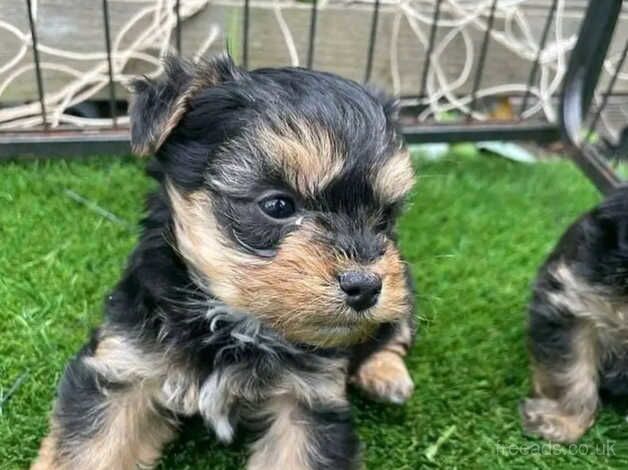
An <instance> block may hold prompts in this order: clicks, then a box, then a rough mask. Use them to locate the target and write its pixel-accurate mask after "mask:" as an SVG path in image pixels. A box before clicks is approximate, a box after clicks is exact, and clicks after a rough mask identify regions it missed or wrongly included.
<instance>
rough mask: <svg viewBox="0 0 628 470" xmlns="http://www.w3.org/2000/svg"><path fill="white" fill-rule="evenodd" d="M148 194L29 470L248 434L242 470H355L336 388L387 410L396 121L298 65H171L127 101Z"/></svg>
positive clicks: (397, 259) (392, 396) (400, 187)
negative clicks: (199, 435) (138, 230)
mask: <svg viewBox="0 0 628 470" xmlns="http://www.w3.org/2000/svg"><path fill="white" fill-rule="evenodd" d="M134 89H135V97H134V101H133V105H132V112H131V120H132V144H133V147H134V149H135V150H136V151H137V152H138V153H141V154H149V153H154V154H155V158H154V159H153V163H152V165H151V174H152V175H153V176H155V177H156V178H157V180H158V181H159V189H158V191H157V192H156V193H155V194H153V195H152V197H151V198H150V199H149V203H148V215H147V217H146V218H145V220H144V222H143V232H142V235H141V237H140V241H139V244H138V246H137V248H136V249H135V251H134V252H133V254H132V255H131V257H130V260H129V262H128V266H127V268H126V271H125V273H124V276H123V278H122V280H121V281H120V283H119V284H118V286H117V287H116V288H115V289H114V291H113V293H112V294H111V295H110V296H109V297H108V299H107V302H106V315H105V320H104V323H103V325H102V326H101V327H100V328H99V329H98V331H97V332H95V334H94V335H93V337H92V339H91V340H90V341H89V343H88V344H87V345H86V346H85V347H84V348H83V349H82V350H81V352H80V353H79V354H78V355H77V356H76V357H75V358H74V359H73V360H72V362H71V363H70V364H69V366H68V367H67V369H66V371H65V374H64V376H63V379H62V381H61V384H60V386H59V392H58V398H57V400H56V404H55V408H54V412H53V415H52V420H51V430H50V434H49V435H48V436H47V437H46V438H45V440H44V442H43V444H42V446H41V449H40V454H39V458H38V460H37V461H36V463H35V464H34V468H37V469H51V468H55V469H80V470H85V469H89V470H96V469H107V470H111V469H131V468H136V466H138V465H141V466H151V465H153V464H155V463H156V462H157V460H158V459H159V456H160V452H161V450H162V447H163V446H164V444H165V443H166V442H168V441H169V440H170V439H172V437H173V435H174V432H175V431H176V429H177V418H179V417H183V416H189V415H194V414H197V413H200V415H201V416H202V417H203V418H204V420H205V421H206V422H207V423H208V424H209V426H210V427H211V428H213V430H214V431H215V433H216V435H217V437H218V439H220V440H221V441H224V442H229V441H231V439H232V437H233V434H234V432H235V430H236V427H237V426H238V425H242V426H244V427H246V426H247V425H251V426H252V427H254V428H255V430H256V431H258V434H257V436H258V437H257V440H256V441H255V442H254V444H253V445H252V452H251V456H250V459H249V463H248V468H249V469H269V470H271V469H272V470H277V469H281V470H300V469H323V468H329V469H349V468H354V467H356V466H358V465H359V462H358V460H359V459H358V442H357V440H356V437H355V434H354V431H353V430H352V425H351V419H350V415H349V405H348V402H347V394H346V384H347V381H349V380H350V381H352V382H354V383H355V384H357V385H358V386H359V387H361V388H362V389H363V390H365V391H366V392H367V393H369V394H370V395H372V396H373V397H375V398H378V399H381V400H387V401H391V402H395V403H401V402H403V401H405V400H406V399H408V397H409V396H410V395H411V393H412V390H413V384H412V380H411V379H410V376H409V374H408V372H407V370H406V367H405V365H404V362H403V357H404V356H405V354H406V352H407V350H408V348H409V347H410V345H411V343H412V340H413V336H414V326H413V294H412V292H411V289H410V288H409V275H408V271H407V267H406V265H405V264H404V262H403V261H402V258H401V256H400V254H399V251H398V250H397V248H396V246H395V243H394V240H395V236H394V225H395V218H396V216H397V214H398V212H399V209H400V207H401V204H402V203H403V200H404V197H405V196H406V195H407V193H408V192H409V191H410V188H411V186H412V183H413V172H412V168H411V164H410V159H409V156H408V153H407V152H406V150H405V149H404V147H403V144H402V142H401V138H400V136H399V135H398V134H397V132H396V130H395V126H394V124H393V116H392V113H393V112H394V109H393V106H392V105H391V103H390V102H389V101H387V100H382V98H381V97H379V96H376V95H374V94H372V93H370V92H368V91H367V90H365V89H364V88H363V87H361V86H360V85H358V84H356V83H354V82H351V81H348V80H344V79H341V78H339V77H337V76H334V75H330V74H326V73H316V72H311V71H307V70H303V69H297V68H284V69H263V70H256V71H252V72H246V71H244V70H241V69H239V68H237V67H236V66H235V65H234V64H233V63H232V62H231V60H230V59H229V58H228V57H222V58H218V59H216V60H213V61H210V62H205V63H201V64H190V63H185V62H181V61H179V60H176V59H169V60H167V62H166V68H165V74H164V75H163V76H162V77H161V78H160V79H158V80H155V81H153V80H148V79H145V80H139V81H137V82H136V83H135V84H134Z"/></svg>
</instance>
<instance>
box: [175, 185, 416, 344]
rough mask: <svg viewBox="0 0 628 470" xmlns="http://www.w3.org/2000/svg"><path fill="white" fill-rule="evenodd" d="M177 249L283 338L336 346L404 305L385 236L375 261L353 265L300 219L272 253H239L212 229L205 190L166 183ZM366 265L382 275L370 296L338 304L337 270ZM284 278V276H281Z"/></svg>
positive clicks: (400, 271) (398, 313)
mask: <svg viewBox="0 0 628 470" xmlns="http://www.w3.org/2000/svg"><path fill="white" fill-rule="evenodd" d="M169 194H170V198H171V200H172V204H173V208H174V214H175V236H176V239H177V245H178V249H179V251H180V252H181V253H182V255H183V256H184V257H185V258H186V259H187V261H188V262H189V263H190V264H191V265H192V266H193V267H194V268H195V270H196V271H197V272H198V273H199V274H200V275H201V276H202V278H203V280H204V283H205V284H206V286H207V287H208V288H209V289H210V290H211V292H212V293H213V294H214V295H216V296H217V297H218V298H219V299H221V300H222V301H224V302H225V303H227V304H228V305H230V306H232V307H234V308H237V309H241V310H243V311H246V312H250V313H251V314H253V315H255V316H257V317H258V318H259V319H260V320H262V321H263V322H265V323H266V324H268V325H270V326H272V327H273V328H275V329H276V330H278V331H280V332H281V333H283V334H284V335H285V336H286V337H287V338H288V339H290V340H293V341H299V342H306V343H309V344H318V345H325V346H340V345H348V344H352V343H355V342H356V341H358V340H360V339H362V338H364V337H365V336H367V335H368V334H369V333H371V332H372V331H373V329H374V328H375V327H376V326H377V324H379V323H381V322H386V321H395V320H397V319H399V318H401V317H403V316H404V315H405V314H407V312H408V304H407V300H408V299H407V291H406V283H405V277H404V268H403V263H402V261H401V258H400V255H399V252H398V251H397V249H396V248H395V246H394V245H393V243H392V242H389V243H388V245H387V247H386V251H385V254H384V255H383V256H382V257H381V258H380V259H379V260H378V261H377V262H375V263H373V264H371V265H368V266H359V265H356V264H355V263H354V262H352V261H351V260H350V259H348V258H346V257H343V256H339V255H338V254H337V253H336V252H334V251H333V247H330V246H328V245H325V244H321V243H319V242H317V241H316V240H315V234H316V233H317V230H319V228H318V227H316V226H315V225H313V224H312V223H310V222H305V223H303V224H302V225H301V226H300V227H299V228H298V229H297V230H295V231H294V232H292V233H291V234H290V235H288V236H287V237H286V238H285V239H284V241H283V242H282V244H281V246H280V248H279V251H278V252H277V255H276V256H275V257H274V258H273V259H271V260H262V259H259V258H257V257H254V256H250V255H246V254H244V253H242V252H241V251H240V250H239V249H237V248H236V247H235V246H233V243H232V242H231V241H230V240H227V239H226V238H225V237H224V236H223V235H222V234H221V233H220V232H219V230H218V228H217V223H216V221H215V219H214V217H213V215H212V210H211V201H210V200H209V197H208V196H207V195H206V194H205V193H203V192H198V193H194V194H191V195H189V196H187V197H183V196H182V195H180V194H178V193H177V192H176V190H174V189H173V188H170V190H169ZM355 269H366V270H370V271H372V272H374V273H377V274H378V275H379V276H380V277H381V279H382V285H383V287H382V291H381V294H380V297H379V301H378V303H377V304H376V305H375V306H374V307H373V308H371V309H369V310H368V311H366V312H362V313H361V314H360V315H357V314H355V312H352V311H351V310H350V309H349V308H348V307H346V305H345V302H344V297H343V295H342V292H341V291H340V289H339V287H338V281H337V278H336V277H337V273H339V272H345V271H347V270H355ZM288 280H289V281H288Z"/></svg>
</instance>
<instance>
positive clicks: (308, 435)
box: [247, 397, 359, 470]
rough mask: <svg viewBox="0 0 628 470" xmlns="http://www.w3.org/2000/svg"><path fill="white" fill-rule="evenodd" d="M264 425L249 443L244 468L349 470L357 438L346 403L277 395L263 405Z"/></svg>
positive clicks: (354, 459) (355, 463) (355, 460)
mask: <svg viewBox="0 0 628 470" xmlns="http://www.w3.org/2000/svg"><path fill="white" fill-rule="evenodd" d="M265 411H266V412H267V414H266V419H268V420H269V425H268V428H267V429H266V431H265V433H264V434H263V435H262V437H261V438H260V439H259V440H258V441H257V442H255V444H254V445H253V453H252V455H251V457H250V459H249V462H248V466H247V469H248V470H275V469H290V470H315V469H325V468H329V469H334V470H352V469H355V468H358V466H359V461H358V448H359V446H358V440H357V438H356V435H355V433H354V431H353V426H352V424H351V415H350V412H349V404H348V403H346V402H345V403H334V404H331V405H316V404H313V405H312V406H310V405H306V404H304V403H299V402H298V401H297V400H296V399H294V398H292V397H278V398H275V399H273V400H272V401H271V402H270V403H268V405H267V409H266V410H265Z"/></svg>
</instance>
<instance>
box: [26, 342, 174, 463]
mask: <svg viewBox="0 0 628 470" xmlns="http://www.w3.org/2000/svg"><path fill="white" fill-rule="evenodd" d="M96 341H97V342H98V344H97V345H94V344H92V345H89V346H86V347H85V348H84V349H83V351H81V353H79V355H78V356H77V357H76V358H74V359H73V360H72V362H70V364H69V365H68V367H67V368H66V370H65V373H64V376H63V379H62V380H61V384H60V386H59V392H58V397H57V401H56V403H55V409H54V412H53V415H52V418H51V430H50V434H49V435H48V436H47V437H46V438H45V439H44V441H43V442H42V445H41V448H40V450H39V457H38V459H37V460H36V461H35V462H34V463H33V466H32V467H31V470H52V469H55V470H60V469H62V470H75V469H76V470H78V469H81V470H82V469H86V470H112V469H120V470H126V469H129V470H130V469H135V468H137V467H138V466H152V465H154V464H155V463H156V462H157V460H158V458H159V456H160V454H161V448H162V446H163V445H164V443H166V442H167V441H169V440H170V439H171V438H172V437H173V432H174V431H173V428H172V426H171V425H170V423H169V422H168V420H167V419H166V418H165V417H164V416H162V415H161V413H160V412H159V411H158V410H157V407H156V406H155V403H154V400H155V398H156V397H155V388H154V387H152V386H151V383H150V381H149V380H144V378H145V377H144V375H145V371H147V370H150V371H152V370H154V369H155V368H154V364H151V363H150V362H149V360H148V358H146V357H143V356H142V355H140V354H138V352H139V351H138V350H137V349H136V348H134V347H133V346H131V344H130V343H129V342H128V341H127V340H126V339H124V338H122V337H117V336H109V337H106V338H104V339H95V340H94V342H96Z"/></svg>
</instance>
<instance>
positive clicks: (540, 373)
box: [521, 187, 628, 442]
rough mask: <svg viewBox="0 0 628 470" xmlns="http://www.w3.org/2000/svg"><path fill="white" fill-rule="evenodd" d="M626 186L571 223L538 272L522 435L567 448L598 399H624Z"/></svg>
mask: <svg viewBox="0 0 628 470" xmlns="http://www.w3.org/2000/svg"><path fill="white" fill-rule="evenodd" d="M627 314H628V187H624V188H621V189H619V190H617V191H616V192H615V193H614V194H612V195H611V196H610V197H609V198H608V199H606V200H605V201H604V202H603V203H602V204H600V205H599V206H598V207H596V208H594V209H593V210H592V211H590V212H589V213H587V214H585V215H584V216H583V217H581V218H580V219H579V220H578V221H576V222H575V223H574V224H573V225H572V226H571V227H570V228H569V229H568V230H567V232H566V233H565V234H564V235H563V237H562V239H561V240H560V242H559V243H558V246H557V247H556V248H555V249H554V252H553V253H552V254H551V255H550V257H549V259H548V260H547V261H546V262H545V264H544V265H543V267H542V268H541V270H540V273H539V275H538V279H537V281H536V285H535V287H534V294H533V299H532V303H531V306H530V323H529V342H530V352H531V355H532V361H533V386H534V394H535V397H534V398H531V399H528V400H525V401H524V402H523V404H522V407H521V411H522V415H523V426H524V428H525V430H526V431H527V432H528V433H531V434H534V435H538V436H541V437H543V438H546V439H549V440H552V441H557V442H574V441H576V440H577V439H579V438H580V437H581V436H582V435H583V434H584V432H585V431H586V430H587V429H588V428H589V427H590V426H591V425H592V424H593V421H594V418H595V413H596V410H597V409H598V406H599V403H600V399H599V393H600V392H607V393H608V394H609V395H625V394H626V392H628V317H627V316H626V315H627Z"/></svg>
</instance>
